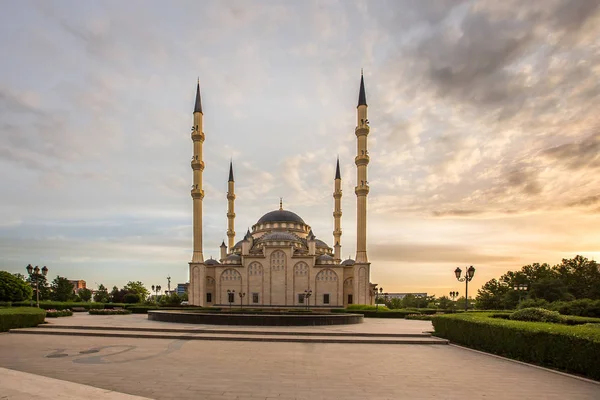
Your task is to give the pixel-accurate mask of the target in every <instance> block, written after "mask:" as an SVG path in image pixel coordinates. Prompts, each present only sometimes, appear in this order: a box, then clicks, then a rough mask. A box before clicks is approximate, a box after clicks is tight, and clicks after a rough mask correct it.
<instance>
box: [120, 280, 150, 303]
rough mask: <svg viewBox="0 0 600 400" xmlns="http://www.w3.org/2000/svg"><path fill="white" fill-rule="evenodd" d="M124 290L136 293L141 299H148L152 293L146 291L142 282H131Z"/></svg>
mask: <svg viewBox="0 0 600 400" xmlns="http://www.w3.org/2000/svg"><path fill="white" fill-rule="evenodd" d="M123 289H124V290H125V291H126V292H128V293H135V294H137V295H139V296H140V299H146V298H147V297H148V296H150V291H149V290H148V289H146V287H145V286H144V284H143V283H142V282H140V281H137V282H133V281H129V282H127V285H125V287H124V288H123Z"/></svg>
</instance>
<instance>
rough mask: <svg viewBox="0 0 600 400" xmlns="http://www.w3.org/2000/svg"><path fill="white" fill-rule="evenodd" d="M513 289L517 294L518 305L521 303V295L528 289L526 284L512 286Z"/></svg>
mask: <svg viewBox="0 0 600 400" xmlns="http://www.w3.org/2000/svg"><path fill="white" fill-rule="evenodd" d="M513 289H514V290H515V291H516V292H518V293H519V303H521V297H522V296H521V294H522V293H523V292H525V291H527V289H528V287H527V284H524V283H523V284H519V285H514V286H513Z"/></svg>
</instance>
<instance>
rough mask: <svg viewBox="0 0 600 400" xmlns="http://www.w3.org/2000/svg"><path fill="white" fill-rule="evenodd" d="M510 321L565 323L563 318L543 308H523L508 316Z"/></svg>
mask: <svg viewBox="0 0 600 400" xmlns="http://www.w3.org/2000/svg"><path fill="white" fill-rule="evenodd" d="M510 319H513V320H516V321H532V322H555V323H564V322H565V318H564V317H563V316H562V315H560V314H559V313H557V312H556V311H550V310H546V309H545V308H523V309H522V310H519V311H515V312H514V313H512V314H510Z"/></svg>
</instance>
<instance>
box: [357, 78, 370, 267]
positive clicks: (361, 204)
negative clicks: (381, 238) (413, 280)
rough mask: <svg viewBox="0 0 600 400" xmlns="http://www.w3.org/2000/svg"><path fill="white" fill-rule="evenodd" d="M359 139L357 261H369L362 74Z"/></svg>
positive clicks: (365, 125) (367, 190)
mask: <svg viewBox="0 0 600 400" xmlns="http://www.w3.org/2000/svg"><path fill="white" fill-rule="evenodd" d="M356 110H357V111H356V117H357V118H356V120H357V121H356V129H355V130H354V133H355V134H356V139H357V155H356V158H355V159H354V162H355V163H356V175H357V176H356V188H355V189H354V192H355V193H356V263H368V262H369V260H368V258H367V195H368V194H369V182H368V181H367V165H368V164H369V151H368V150H367V136H368V135H369V120H368V119H367V96H366V94H365V81H364V78H363V75H362V70H361V74H360V91H359V93H358V106H357V107H356Z"/></svg>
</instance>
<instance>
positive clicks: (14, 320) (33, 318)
mask: <svg viewBox="0 0 600 400" xmlns="http://www.w3.org/2000/svg"><path fill="white" fill-rule="evenodd" d="M45 316H46V312H45V311H44V310H42V309H40V308H33V307H27V308H25V307H19V308H3V309H0V332H6V331H8V330H9V329H16V328H30V327H33V326H38V325H39V324H43V323H44V317H45Z"/></svg>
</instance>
